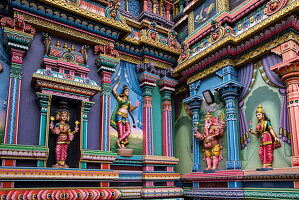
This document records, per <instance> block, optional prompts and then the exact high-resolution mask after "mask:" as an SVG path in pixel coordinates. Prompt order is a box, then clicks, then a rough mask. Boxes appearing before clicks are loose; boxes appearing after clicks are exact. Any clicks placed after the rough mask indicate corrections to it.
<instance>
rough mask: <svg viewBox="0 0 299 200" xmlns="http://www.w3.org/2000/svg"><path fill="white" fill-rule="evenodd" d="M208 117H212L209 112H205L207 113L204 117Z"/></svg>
mask: <svg viewBox="0 0 299 200" xmlns="http://www.w3.org/2000/svg"><path fill="white" fill-rule="evenodd" d="M208 117H210V118H212V117H213V116H212V115H211V113H209V112H207V114H206V116H205V119H206V118H208Z"/></svg>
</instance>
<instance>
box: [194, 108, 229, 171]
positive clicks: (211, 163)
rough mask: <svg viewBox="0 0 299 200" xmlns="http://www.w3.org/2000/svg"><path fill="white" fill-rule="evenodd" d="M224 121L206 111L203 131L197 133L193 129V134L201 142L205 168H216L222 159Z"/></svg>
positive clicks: (196, 130)
mask: <svg viewBox="0 0 299 200" xmlns="http://www.w3.org/2000/svg"><path fill="white" fill-rule="evenodd" d="M224 126H225V122H223V121H220V123H219V119H218V117H213V116H212V115H211V114H210V113H207V114H206V116H205V121H204V133H203V134H201V133H199V131H198V129H197V128H196V129H195V131H194V132H195V134H194V136H195V137H196V138H197V139H199V140H200V141H202V142H203V152H204V160H205V161H206V163H207V168H206V169H205V170H216V169H217V168H218V164H219V162H220V161H221V160H222V146H221V137H222V136H223V134H224Z"/></svg>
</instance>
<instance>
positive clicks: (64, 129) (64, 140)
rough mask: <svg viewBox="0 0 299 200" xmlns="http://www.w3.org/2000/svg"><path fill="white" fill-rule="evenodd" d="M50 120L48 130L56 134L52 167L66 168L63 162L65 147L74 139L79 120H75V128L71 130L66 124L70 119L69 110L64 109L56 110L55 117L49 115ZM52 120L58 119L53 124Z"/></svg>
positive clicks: (65, 154)
mask: <svg viewBox="0 0 299 200" xmlns="http://www.w3.org/2000/svg"><path fill="white" fill-rule="evenodd" d="M50 120H51V122H50V130H51V132H52V133H54V134H55V135H57V142H56V148H55V158H56V164H55V165H53V166H52V167H57V168H68V165H66V164H65V160H66V158H67V149H68V146H69V144H70V142H71V141H72V140H73V139H74V134H75V133H77V132H78V131H79V127H78V125H79V122H78V121H76V122H75V125H76V126H75V130H74V131H71V127H70V125H69V124H68V121H69V120H70V112H69V111H68V110H66V109H63V110H60V111H57V114H56V117H55V118H54V117H51V118H50ZM54 120H56V121H58V122H57V123H56V124H55V125H54V123H53V121H54Z"/></svg>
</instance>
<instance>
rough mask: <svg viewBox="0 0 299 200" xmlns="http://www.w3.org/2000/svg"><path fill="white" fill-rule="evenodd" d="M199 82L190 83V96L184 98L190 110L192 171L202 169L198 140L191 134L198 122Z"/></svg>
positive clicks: (200, 99)
mask: <svg viewBox="0 0 299 200" xmlns="http://www.w3.org/2000/svg"><path fill="white" fill-rule="evenodd" d="M199 85H200V82H199V81H198V82H196V83H192V84H191V85H190V97H189V98H186V99H184V101H183V102H184V103H187V104H188V106H189V108H190V111H191V112H192V124H193V126H192V127H193V128H192V133H191V134H192V138H193V166H192V171H193V172H199V171H201V170H202V166H201V163H200V157H201V155H200V154H201V153H200V152H201V148H200V144H199V140H197V139H196V138H195V137H194V136H193V134H194V130H195V128H196V124H197V123H199V111H200V106H201V101H202V97H201V96H199V95H198V94H197V90H198V88H199ZM197 184H198V183H197Z"/></svg>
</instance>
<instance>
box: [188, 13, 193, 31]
mask: <svg viewBox="0 0 299 200" xmlns="http://www.w3.org/2000/svg"><path fill="white" fill-rule="evenodd" d="M193 31H194V12H190V13H189V15H188V32H189V34H191V33H193Z"/></svg>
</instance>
